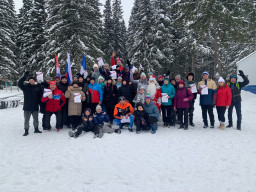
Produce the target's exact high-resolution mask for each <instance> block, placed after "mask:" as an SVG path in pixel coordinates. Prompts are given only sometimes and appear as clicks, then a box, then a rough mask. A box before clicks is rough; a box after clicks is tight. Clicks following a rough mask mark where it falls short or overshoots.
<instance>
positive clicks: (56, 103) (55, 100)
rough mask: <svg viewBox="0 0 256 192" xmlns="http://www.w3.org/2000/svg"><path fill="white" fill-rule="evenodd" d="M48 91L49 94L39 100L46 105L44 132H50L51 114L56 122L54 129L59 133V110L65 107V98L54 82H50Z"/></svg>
mask: <svg viewBox="0 0 256 192" xmlns="http://www.w3.org/2000/svg"><path fill="white" fill-rule="evenodd" d="M50 89H51V94H49V95H47V96H45V94H44V95H43V97H42V98H41V101H42V102H43V103H46V108H45V129H46V130H51V124H50V121H51V116H52V114H55V115H56V120H57V126H56V129H57V131H60V128H61V121H62V119H61V118H62V117H61V108H62V107H63V106H64V105H65V103H66V98H65V96H64V94H63V92H62V91H61V90H59V89H58V88H57V86H56V82H55V81H51V82H50Z"/></svg>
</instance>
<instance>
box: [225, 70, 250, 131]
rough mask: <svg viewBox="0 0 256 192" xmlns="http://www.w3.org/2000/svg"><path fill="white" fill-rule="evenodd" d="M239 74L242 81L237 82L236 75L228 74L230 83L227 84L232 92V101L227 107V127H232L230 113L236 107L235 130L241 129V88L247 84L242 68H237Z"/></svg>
mask: <svg viewBox="0 0 256 192" xmlns="http://www.w3.org/2000/svg"><path fill="white" fill-rule="evenodd" d="M239 75H240V76H241V77H242V78H243V80H244V81H243V82H237V79H238V77H237V76H236V75H231V76H230V83H228V86H229V87H230V88H231V92H232V102H231V105H230V107H229V109H228V121H229V125H228V126H227V128H231V127H233V120H232V113H233V108H234V107H235V108H236V115H237V130H241V123H242V111H241V101H242V98H241V89H242V88H243V87H245V86H246V85H248V84H249V80H248V78H247V77H246V76H245V75H244V72H243V71H242V70H239Z"/></svg>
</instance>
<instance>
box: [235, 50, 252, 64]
mask: <svg viewBox="0 0 256 192" xmlns="http://www.w3.org/2000/svg"><path fill="white" fill-rule="evenodd" d="M255 53H256V51H254V52H252V53H251V54H249V55H247V56H246V57H244V58H243V59H241V60H239V61H238V62H237V63H236V64H237V65H239V63H241V62H242V61H244V60H245V59H247V58H248V57H251V56H252V55H254V54H255Z"/></svg>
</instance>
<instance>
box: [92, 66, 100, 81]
mask: <svg viewBox="0 0 256 192" xmlns="http://www.w3.org/2000/svg"><path fill="white" fill-rule="evenodd" d="M93 70H94V71H93V73H92V77H93V78H94V79H95V80H98V78H99V76H100V71H99V65H98V64H94V65H93Z"/></svg>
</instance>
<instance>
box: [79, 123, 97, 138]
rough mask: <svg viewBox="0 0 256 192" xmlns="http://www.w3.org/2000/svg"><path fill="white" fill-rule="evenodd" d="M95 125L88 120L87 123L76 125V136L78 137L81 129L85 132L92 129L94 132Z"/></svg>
mask: <svg viewBox="0 0 256 192" xmlns="http://www.w3.org/2000/svg"><path fill="white" fill-rule="evenodd" d="M95 128H96V126H95V125H94V124H93V123H92V121H90V122H89V123H87V125H84V124H81V125H80V126H78V127H77V130H76V132H75V134H76V136H77V137H78V136H79V135H80V134H81V133H82V132H83V131H85V132H90V131H92V132H93V133H94V134H95V132H96V129H95Z"/></svg>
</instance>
